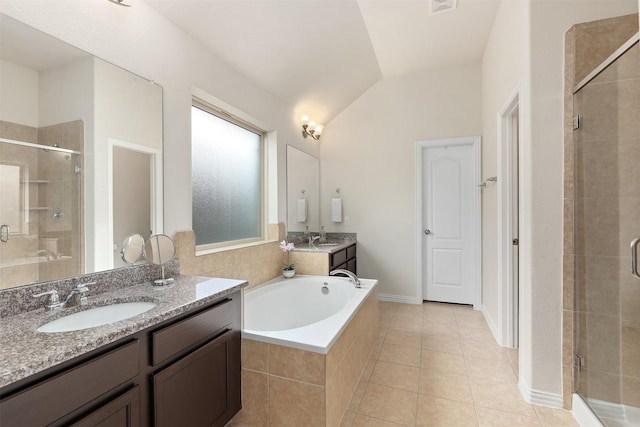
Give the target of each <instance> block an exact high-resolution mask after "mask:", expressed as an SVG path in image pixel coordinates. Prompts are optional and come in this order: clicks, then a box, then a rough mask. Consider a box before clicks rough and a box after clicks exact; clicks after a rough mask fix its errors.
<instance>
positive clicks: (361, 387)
mask: <svg viewBox="0 0 640 427" xmlns="http://www.w3.org/2000/svg"><path fill="white" fill-rule="evenodd" d="M366 389H367V381H365V380H362V379H360V382H358V385H357V386H356V389H355V390H354V392H353V394H352V395H351V400H350V401H349V404H348V405H347V411H352V412H356V411H357V410H358V406H360V402H361V401H362V396H364V391H365V390H366Z"/></svg>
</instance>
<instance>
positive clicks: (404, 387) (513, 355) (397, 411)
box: [341, 302, 578, 427]
mask: <svg viewBox="0 0 640 427" xmlns="http://www.w3.org/2000/svg"><path fill="white" fill-rule="evenodd" d="M517 372H518V351H517V350H513V349H506V348H503V347H500V346H499V345H498V344H496V342H495V339H494V338H493V336H492V334H491V332H490V331H489V328H488V327H487V324H486V322H485V320H484V318H483V316H482V314H481V313H480V312H477V311H474V310H473V309H472V308H470V307H466V306H456V305H449V304H439V303H425V304H423V305H408V304H396V303H388V302H380V335H379V338H378V340H377V343H376V346H375V348H374V350H373V352H372V354H371V357H370V358H369V362H368V363H367V366H366V368H365V371H364V373H363V375H362V378H361V380H360V383H359V384H358V387H357V389H356V391H355V393H354V395H353V397H352V399H351V402H350V403H349V406H348V410H347V412H346V414H345V416H344V418H343V420H342V424H341V427H349V426H351V427H361V426H362V427H364V426H366V427H378V426H381V427H382V426H389V427H392V426H447V427H464V426H509V427H512V426H544V427H551V426H578V423H577V422H576V421H575V420H574V419H573V417H572V415H571V413H570V412H567V411H563V410H559V409H550V408H546V407H542V406H535V405H530V404H528V403H526V402H525V401H524V400H523V399H522V397H521V395H520V391H519V389H518V385H517V381H518V380H517V374H516V373H517Z"/></svg>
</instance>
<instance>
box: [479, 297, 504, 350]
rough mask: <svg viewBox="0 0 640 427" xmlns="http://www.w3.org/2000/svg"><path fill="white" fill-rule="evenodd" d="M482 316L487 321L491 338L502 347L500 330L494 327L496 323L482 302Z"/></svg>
mask: <svg viewBox="0 0 640 427" xmlns="http://www.w3.org/2000/svg"><path fill="white" fill-rule="evenodd" d="M482 316H483V317H484V320H485V321H486V322H487V325H488V326H489V330H490V331H491V333H492V334H493V338H495V340H496V342H497V343H498V345H500V346H502V347H504V344H502V340H501V339H500V332H499V331H498V328H497V327H496V323H495V322H494V321H493V318H492V317H491V315H490V314H489V311H488V310H487V309H486V307H485V306H484V304H483V305H482Z"/></svg>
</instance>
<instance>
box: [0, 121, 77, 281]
mask: <svg viewBox="0 0 640 427" xmlns="http://www.w3.org/2000/svg"><path fill="white" fill-rule="evenodd" d="M1 124H2V128H3V129H5V130H7V129H8V130H9V131H8V132H9V133H11V131H13V134H19V132H20V131H26V132H27V133H26V134H29V132H28V130H29V129H28V128H29V127H27V126H23V125H19V124H15V123H9V122H2V123H1ZM80 126H81V124H80ZM52 128H56V129H54V130H52ZM61 128H65V129H73V128H75V129H76V130H77V128H78V123H75V124H74V123H73V122H72V123H69V124H67V123H63V124H60V125H55V126H53V127H52V126H49V127H48V128H41V130H43V129H44V130H43V131H42V132H30V133H31V134H33V135H38V136H39V140H38V139H34V141H35V142H31V141H18V140H13V139H9V138H4V137H3V138H0V224H2V226H1V227H0V228H1V229H2V236H1V237H2V239H1V240H2V243H0V283H1V284H2V286H1V287H2V288H7V287H12V286H17V285H22V284H25V283H31V282H38V281H46V280H54V279H57V278H60V277H68V276H72V275H77V274H80V273H81V272H82V270H83V257H82V244H83V242H82V236H81V229H80V221H79V218H81V216H82V204H81V198H82V197H81V183H82V166H81V161H82V156H81V152H80V151H79V150H74V149H68V148H60V147H58V146H57V144H52V145H44V144H40V143H36V142H39V141H41V142H45V143H46V142H47V141H48V139H47V135H50V134H51V133H53V132H56V131H59V130H60V129H61ZM74 135H75V136H74ZM70 138H76V139H78V140H81V139H82V133H81V132H80V133H77V132H75V133H74V132H70V133H69V136H68V139H70ZM67 142H69V141H67ZM65 145H66V144H65ZM68 145H69V146H74V147H78V148H81V147H82V141H75V142H74V143H71V142H69V144H68Z"/></svg>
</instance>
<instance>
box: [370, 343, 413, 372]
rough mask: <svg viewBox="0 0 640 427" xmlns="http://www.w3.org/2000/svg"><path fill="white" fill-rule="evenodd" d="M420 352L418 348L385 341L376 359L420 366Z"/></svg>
mask: <svg viewBox="0 0 640 427" xmlns="http://www.w3.org/2000/svg"><path fill="white" fill-rule="evenodd" d="M420 353H421V350H420V349H419V348H414V347H407V346H404V345H393V344H387V343H385V344H383V345H382V349H381V350H380V354H379V355H378V360H384V361H386V362H393V363H399V364H402V365H409V366H417V367H420Z"/></svg>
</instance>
